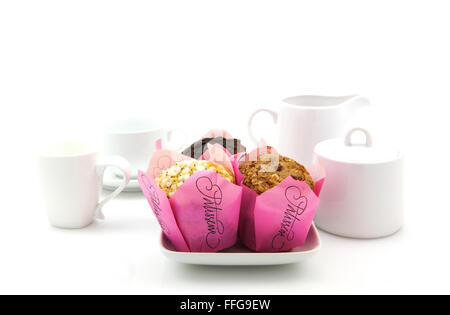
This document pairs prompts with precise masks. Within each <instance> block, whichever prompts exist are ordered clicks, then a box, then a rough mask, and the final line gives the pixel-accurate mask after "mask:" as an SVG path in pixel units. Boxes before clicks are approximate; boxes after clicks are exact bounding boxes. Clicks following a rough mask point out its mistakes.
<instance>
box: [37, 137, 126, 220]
mask: <svg viewBox="0 0 450 315" xmlns="http://www.w3.org/2000/svg"><path fill="white" fill-rule="evenodd" d="M107 167H114V168H117V169H119V170H120V171H121V172H122V174H123V176H122V180H121V184H120V186H119V187H117V188H116V190H115V191H114V192H112V193H111V194H109V195H108V196H107V197H105V198H104V199H103V200H102V201H99V198H100V192H101V185H102V178H103V173H104V171H105V169H106V168H107ZM38 168H39V174H40V181H41V188H42V193H43V199H44V204H45V208H46V210H47V214H48V218H49V221H50V223H51V224H52V225H53V226H55V227H60V228H71V229H77V228H83V227H85V226H87V225H89V224H90V223H92V221H93V220H94V218H100V219H102V218H103V214H102V207H103V206H104V205H105V203H107V202H108V201H110V200H111V199H113V198H114V197H116V196H117V195H118V194H119V193H120V192H121V191H122V190H123V189H124V188H125V186H126V185H127V184H128V181H129V179H130V166H129V164H128V162H127V161H126V160H125V159H123V158H122V157H102V156H100V155H99V153H98V151H97V150H96V149H94V148H92V146H90V145H89V144H87V143H84V142H80V141H67V142H62V143H57V144H54V145H50V146H48V147H47V148H46V149H45V150H44V151H43V152H42V153H41V154H40V156H39V161H38Z"/></svg>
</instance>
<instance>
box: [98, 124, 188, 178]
mask: <svg viewBox="0 0 450 315" xmlns="http://www.w3.org/2000/svg"><path fill="white" fill-rule="evenodd" d="M176 131H178V132H179V133H180V134H182V135H183V137H184V139H183V142H182V144H181V145H180V146H179V147H178V148H176V149H174V150H175V151H178V150H180V149H181V148H182V147H183V145H184V143H185V142H186V138H187V137H186V134H185V133H184V132H183V131H182V130H181V129H172V130H169V131H166V130H165V128H163V127H162V126H160V125H159V124H158V123H156V122H154V121H151V120H149V119H127V120H118V121H114V122H111V123H109V124H108V125H107V126H106V128H105V138H104V140H105V147H104V151H105V154H107V155H118V156H122V157H124V158H125V159H127V160H128V161H129V162H130V165H131V178H132V179H136V178H137V172H138V170H144V171H145V170H147V167H148V163H149V162H150V159H151V157H152V155H153V153H154V152H155V150H156V142H157V141H158V140H161V141H162V145H163V146H166V145H167V142H168V141H171V140H172V138H173V134H174V133H175V132H176ZM113 173H114V174H115V175H116V176H119V177H120V176H121V174H120V173H119V172H117V171H113Z"/></svg>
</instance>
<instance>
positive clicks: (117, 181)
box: [103, 169, 141, 192]
mask: <svg viewBox="0 0 450 315" xmlns="http://www.w3.org/2000/svg"><path fill="white" fill-rule="evenodd" d="M122 181H123V178H122V177H119V176H117V175H116V174H115V173H114V172H113V169H106V170H105V175H104V176H103V189H105V190H110V191H114V190H116V189H117V188H118V187H120V185H121V184H122ZM140 191H141V186H139V182H138V180H137V178H130V181H129V183H128V185H127V186H126V187H125V188H124V189H123V192H140Z"/></svg>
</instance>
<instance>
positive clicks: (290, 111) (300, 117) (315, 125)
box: [248, 95, 369, 166]
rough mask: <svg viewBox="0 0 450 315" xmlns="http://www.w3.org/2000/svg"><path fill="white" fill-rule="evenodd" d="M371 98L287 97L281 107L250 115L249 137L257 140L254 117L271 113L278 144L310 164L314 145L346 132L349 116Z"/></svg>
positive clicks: (288, 153) (287, 154)
mask: <svg viewBox="0 0 450 315" xmlns="http://www.w3.org/2000/svg"><path fill="white" fill-rule="evenodd" d="M368 104H369V101H368V100H367V99H366V98H364V97H360V96H356V95H349V96H338V97H332V96H316V95H302V96H294V97H288V98H286V99H284V100H283V101H282V102H281V103H280V104H279V106H278V111H277V112H274V111H272V110H269V109H258V110H257V111H255V112H254V113H253V114H252V115H251V116H250V119H249V122H248V130H249V135H250V138H251V139H252V140H253V141H254V142H255V144H258V142H259V139H258V138H257V137H256V136H255V135H254V133H253V128H252V123H253V118H254V117H255V116H256V115H257V114H258V113H260V112H267V113H269V114H270V115H271V116H272V118H273V121H274V122H275V123H276V124H277V127H278V132H277V133H278V147H277V149H278V150H279V151H280V153H281V154H283V155H286V156H288V157H290V158H292V159H295V160H296V161H298V162H299V163H302V164H305V165H306V166H309V165H310V164H311V162H312V156H313V155H312V153H313V150H314V146H315V145H316V144H317V143H319V142H320V141H323V140H326V139H330V138H336V137H340V136H342V135H343V133H344V131H345V130H346V128H347V125H348V124H349V122H350V118H351V117H352V116H354V114H355V113H356V112H357V111H358V110H359V109H360V108H362V107H363V106H365V105H368Z"/></svg>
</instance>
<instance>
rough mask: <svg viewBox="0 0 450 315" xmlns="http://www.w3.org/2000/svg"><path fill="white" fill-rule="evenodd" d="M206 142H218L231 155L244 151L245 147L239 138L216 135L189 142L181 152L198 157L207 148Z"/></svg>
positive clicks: (212, 143)
mask: <svg viewBox="0 0 450 315" xmlns="http://www.w3.org/2000/svg"><path fill="white" fill-rule="evenodd" d="M208 143H209V144H211V145H214V144H216V143H217V144H220V145H221V146H223V147H224V148H226V149H227V150H228V152H230V153H231V154H233V155H234V154H238V153H241V152H245V151H246V148H245V147H244V146H243V145H242V144H241V140H239V139H226V138H224V137H216V138H205V139H202V140H199V141H197V142H195V143H193V144H191V146H190V147H189V148H186V149H185V150H184V151H183V152H182V154H183V155H186V156H190V157H191V158H193V159H199V158H200V157H201V156H202V155H203V154H204V153H205V152H206V151H207V150H208Z"/></svg>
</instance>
